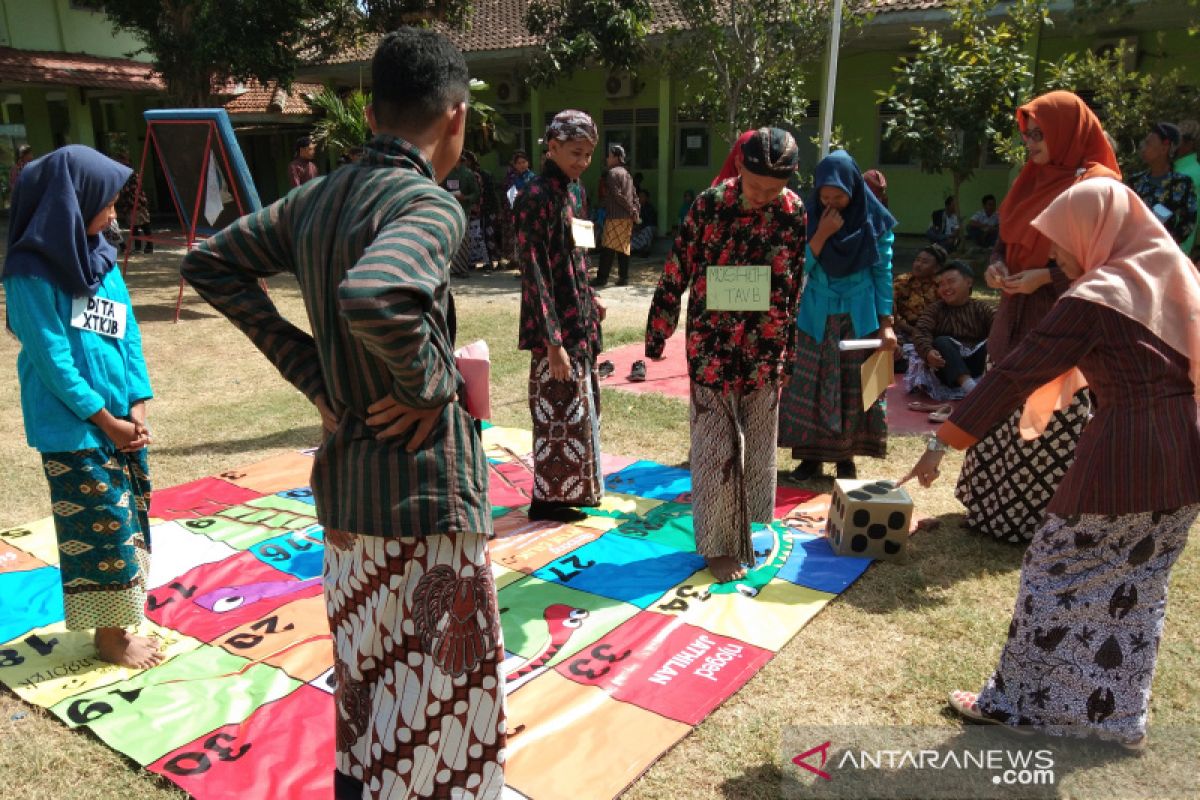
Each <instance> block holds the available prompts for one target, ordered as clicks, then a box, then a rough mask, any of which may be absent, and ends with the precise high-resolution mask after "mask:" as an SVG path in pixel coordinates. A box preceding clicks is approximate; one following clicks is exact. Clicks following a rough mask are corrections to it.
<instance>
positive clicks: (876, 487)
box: [862, 483, 891, 497]
mask: <svg viewBox="0 0 1200 800" xmlns="http://www.w3.org/2000/svg"><path fill="white" fill-rule="evenodd" d="M862 488H863V490H864V491H867V492H870V493H871V494H873V495H875V496H876V497H878V496H879V495H881V494H887V493H888V492H890V491H891V489H890V488H888V487H886V486H884V485H883V484H881V483H868V484H867V485H865V486H863V487H862Z"/></svg>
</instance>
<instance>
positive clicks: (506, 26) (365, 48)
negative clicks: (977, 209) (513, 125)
mask: <svg viewBox="0 0 1200 800" xmlns="http://www.w3.org/2000/svg"><path fill="white" fill-rule="evenodd" d="M944 4H945V0H875V6H876V8H875V10H876V13H881V14H882V13H888V12H892V11H923V10H927V9H932V8H940V7H941V6H943V5H944ZM651 5H652V6H653V9H654V16H653V18H652V19H651V22H650V33H652V34H653V33H663V32H665V31H669V30H676V29H679V28H686V27H687V26H688V20H687V18H686V17H685V16H684V15H683V12H682V11H680V10H679V8H678V7H677V6H676V5H675V3H673V2H672V1H671V0H651ZM527 8H529V0H474V3H473V4H472V10H471V18H470V21H469V24H468V26H467V27H466V28H465V29H464V30H455V29H452V28H450V27H448V26H446V25H442V24H440V23H439V24H438V25H437V26H436V27H437V28H438V29H439V30H441V31H442V32H443V33H445V34H446V35H447V36H448V37H449V38H450V40H451V41H453V42H454V43H455V44H456V45H458V48H459V49H460V50H462V51H463V52H464V53H478V52H486V51H496V50H515V49H519V48H522V47H532V46H535V45H537V44H538V43H539V42H540V41H541V37H539V36H537V35H535V34H532V33H530V32H529V31H528V30H527V29H526V28H525V11H526V9H527ZM380 38H382V35H381V34H376V35H373V36H368V37H366V38H365V39H364V40H363V41H362V42H360V43H359V44H358V46H357V47H353V48H349V49H347V50H345V51H343V52H342V53H340V54H338V55H337V56H335V57H333V58H330V59H327V60H326V61H325V62H324V63H326V64H355V63H363V62H369V61H370V60H371V56H372V55H373V54H374V53H375V48H376V46H378V44H379V40H380Z"/></svg>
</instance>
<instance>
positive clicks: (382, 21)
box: [359, 0, 471, 31]
mask: <svg viewBox="0 0 1200 800" xmlns="http://www.w3.org/2000/svg"><path fill="white" fill-rule="evenodd" d="M359 5H360V6H361V7H362V10H363V12H364V14H365V15H366V19H367V21H368V23H369V24H370V26H371V27H372V28H373V29H375V30H377V31H392V30H395V29H396V28H399V27H400V26H401V25H419V24H423V23H426V22H430V21H432V20H444V21H445V22H448V23H449V24H451V25H453V26H455V27H461V26H462V25H463V24H464V23H465V22H466V20H467V18H468V17H469V16H470V15H471V0H360V2H359Z"/></svg>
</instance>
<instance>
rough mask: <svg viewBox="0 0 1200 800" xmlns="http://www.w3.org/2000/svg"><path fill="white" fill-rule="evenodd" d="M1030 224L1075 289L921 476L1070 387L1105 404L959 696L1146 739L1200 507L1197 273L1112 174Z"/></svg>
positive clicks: (1069, 728)
mask: <svg viewBox="0 0 1200 800" xmlns="http://www.w3.org/2000/svg"><path fill="white" fill-rule="evenodd" d="M1032 227H1033V228H1034V229H1036V230H1037V231H1039V232H1040V233H1041V234H1043V235H1044V236H1045V237H1047V241H1048V242H1050V250H1049V253H1050V255H1051V256H1052V257H1054V258H1055V259H1056V260H1057V262H1058V268H1060V269H1061V270H1062V271H1063V272H1064V273H1065V274H1066V276H1067V278H1068V279H1071V280H1074V283H1073V284H1072V285H1071V286H1070V288H1069V289H1068V290H1067V291H1066V293H1065V294H1064V295H1063V296H1062V298H1061V299H1060V300H1059V301H1058V302H1057V303H1056V304H1055V306H1054V308H1053V309H1052V310H1051V311H1050V313H1049V314H1047V315H1046V317H1045V319H1043V320H1042V321H1041V323H1040V324H1039V325H1038V326H1037V327H1036V329H1035V330H1034V331H1033V332H1031V333H1029V334H1028V335H1026V336H1025V338H1024V340H1023V341H1022V342H1021V344H1020V345H1018V346H1017V347H1015V348H1014V349H1013V350H1012V351H1011V352H1010V353H1009V354H1008V356H1007V357H1006V358H1005V359H1004V360H1003V361H1001V362H1000V363H998V364H997V365H996V366H995V367H994V368H993V369H992V370H990V371H989V372H988V373H987V374H986V375H985V376H984V378H983V380H982V381H980V383H979V386H978V387H977V389H976V391H974V392H971V394H970V395H968V397H967V399H966V401H965V402H964V403H963V404H962V405H961V406H959V408H958V409H956V410H955V412H954V414H952V415H951V417H950V420H949V421H948V422H947V423H946V424H945V425H943V426H942V428H941V429H940V430H939V431H938V433H937V437H936V438H935V439H933V440H931V442H930V449H929V450H927V452H926V453H925V455H924V456H922V457H921V460H920V461H918V462H917V465H916V467H914V468H913V471H912V472H911V473H909V477H916V478H917V479H918V480H919V481H920V483H921V485H923V486H929V485H930V484H931V483H932V482H933V481H934V480H935V479H936V477H937V474H938V466H939V464H940V462H941V456H942V453H941V451H942V450H944V449H945V448H946V447H947V446H953V447H965V446H967V445H969V444H971V443H972V442H975V441H978V440H979V438H980V437H982V436H984V434H985V433H986V432H987V431H988V430H989V429H991V428H993V427H994V426H995V425H997V424H999V423H1000V422H1001V421H1002V420H1004V419H1005V418H1006V417H1008V415H1009V414H1010V413H1011V412H1012V411H1013V410H1014V409H1015V408H1017V406H1019V405H1020V404H1021V403H1022V402H1025V404H1026V408H1027V410H1029V411H1032V412H1033V414H1032V416H1033V417H1034V418H1035V419H1040V420H1042V422H1043V423H1044V422H1045V420H1046V419H1048V417H1049V411H1050V410H1051V409H1052V408H1053V405H1054V404H1055V403H1056V402H1057V401H1060V400H1061V398H1062V397H1063V395H1064V393H1065V392H1064V386H1065V387H1066V389H1067V392H1069V390H1070V388H1073V387H1080V386H1085V385H1088V386H1091V388H1092V390H1093V391H1094V392H1095V394H1096V397H1097V398H1098V401H1099V402H1098V407H1097V410H1096V416H1095V417H1094V418H1093V419H1092V421H1091V422H1090V423H1088V426H1087V428H1086V429H1085V430H1084V432H1083V436H1081V437H1080V439H1079V446H1078V448H1077V449H1076V455H1075V462H1074V463H1073V464H1072V465H1071V468H1070V469H1069V470H1068V471H1067V474H1066V477H1064V478H1063V480H1062V483H1061V484H1059V486H1058V489H1057V491H1056V492H1055V494H1054V499H1053V500H1052V501H1051V502H1050V504H1049V507H1048V508H1047V513H1046V520H1045V522H1044V523H1043V524H1042V525H1041V527H1040V529H1039V530H1038V533H1037V536H1036V537H1035V538H1034V540H1033V542H1032V543H1031V544H1030V545H1029V550H1028V551H1027V552H1026V555H1025V560H1024V564H1023V566H1022V568H1021V585H1020V590H1019V593H1018V595H1017V603H1016V610H1015V611H1014V613H1013V620H1012V624H1011V625H1010V626H1009V629H1008V630H1009V633H1008V641H1007V643H1006V644H1005V646H1004V651H1003V652H1002V653H1001V656H1000V663H999V665H998V666H997V668H996V671H995V674H994V675H993V676H992V678H991V679H990V680H989V681H988V682H987V684H986V685H985V686H984V688H983V691H982V692H980V693H979V695H978V696H977V695H976V694H975V693H974V692H962V691H958V692H953V693H951V695H950V704H951V706H953V707H954V709H955V710H957V711H958V712H959V713H960V714H962V715H963V716H965V717H969V718H971V719H975V720H980V721H985V722H996V723H999V724H1002V725H1022V726H1025V725H1030V726H1036V727H1039V728H1043V729H1045V730H1046V732H1048V733H1060V734H1062V733H1065V734H1074V735H1079V734H1086V735H1097V736H1100V737H1102V738H1106V739H1111V740H1114V741H1117V742H1118V743H1120V744H1123V745H1125V746H1126V747H1129V748H1131V749H1135V750H1136V749H1141V748H1142V747H1144V746H1145V743H1146V739H1145V734H1146V718H1147V712H1148V706H1149V698H1150V687H1151V682H1152V679H1153V677H1154V667H1155V662H1156V657H1157V650H1158V642H1159V641H1160V640H1161V638H1162V629H1163V618H1164V614H1165V611H1166V595H1167V581H1168V578H1169V576H1170V571H1171V567H1172V565H1173V564H1174V563H1175V559H1176V558H1177V557H1178V556H1179V554H1180V552H1181V551H1182V550H1183V548H1184V545H1185V544H1186V543H1187V538H1188V529H1189V528H1190V527H1191V526H1192V524H1193V523H1194V522H1195V521H1196V518H1197V515H1198V514H1200V470H1197V469H1196V464H1197V463H1200V420H1198V419H1197V407H1196V400H1197V397H1196V395H1197V388H1198V387H1200V274H1198V273H1197V272H1196V270H1195V268H1194V267H1193V266H1192V264H1191V262H1190V261H1189V260H1188V259H1187V257H1186V256H1185V255H1184V254H1183V252H1182V251H1181V250H1180V249H1179V247H1178V246H1177V245H1176V244H1175V240H1174V239H1173V238H1172V237H1171V234H1170V233H1168V232H1167V229H1166V228H1164V227H1163V226H1162V223H1160V222H1159V221H1158V220H1157V219H1156V218H1155V217H1154V214H1153V212H1151V211H1150V209H1149V208H1147V207H1146V205H1145V204H1144V203H1142V202H1141V200H1140V199H1139V198H1138V196H1137V194H1135V193H1134V192H1133V190H1131V189H1129V188H1128V187H1126V186H1125V185H1123V184H1121V183H1120V182H1118V181H1115V180H1112V179H1109V178H1099V179H1096V180H1087V181H1082V182H1081V183H1079V184H1077V185H1075V186H1073V187H1072V188H1070V189H1068V190H1067V191H1066V192H1065V193H1064V194H1062V195H1061V196H1059V198H1058V199H1056V200H1055V201H1054V202H1052V203H1051V204H1050V206H1049V208H1047V209H1046V210H1045V211H1043V212H1041V213H1040V214H1039V215H1038V216H1037V217H1035V218H1034V220H1033V222H1032ZM1039 387H1040V388H1039ZM1026 398H1028V400H1026ZM1033 427H1034V430H1035V431H1036V428H1037V427H1038V426H1037V425H1034V426H1033Z"/></svg>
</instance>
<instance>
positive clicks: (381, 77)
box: [371, 27, 471, 130]
mask: <svg viewBox="0 0 1200 800" xmlns="http://www.w3.org/2000/svg"><path fill="white" fill-rule="evenodd" d="M470 83H471V75H470V73H469V72H467V62H466V60H465V59H463V55H462V53H461V52H459V49H458V48H457V47H455V46H454V45H453V44H452V43H451V42H450V40H449V39H447V38H446V37H445V36H443V35H442V34H440V33H438V32H437V31H435V30H432V29H429V28H410V27H405V28H399V29H397V30H394V31H392V32H391V33H389V34H388V35H387V36H385V37H383V41H381V42H380V43H379V47H378V48H377V49H376V50H375V56H374V57H373V58H372V59H371V106H372V108H373V109H374V112H375V120H376V122H378V123H379V125H380V126H382V127H384V128H398V129H401V130H406V129H407V130H414V129H415V130H423V129H425V128H428V127H429V126H430V125H432V124H433V122H434V121H435V120H436V119H437V118H438V117H439V116H440V115H442V114H444V113H445V112H446V109H448V108H450V107H451V106H454V105H457V104H459V103H464V102H466V101H467V99H468V97H469V96H470Z"/></svg>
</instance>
